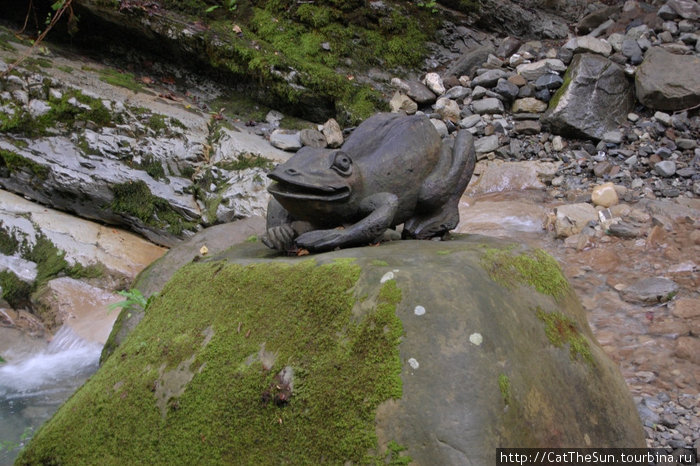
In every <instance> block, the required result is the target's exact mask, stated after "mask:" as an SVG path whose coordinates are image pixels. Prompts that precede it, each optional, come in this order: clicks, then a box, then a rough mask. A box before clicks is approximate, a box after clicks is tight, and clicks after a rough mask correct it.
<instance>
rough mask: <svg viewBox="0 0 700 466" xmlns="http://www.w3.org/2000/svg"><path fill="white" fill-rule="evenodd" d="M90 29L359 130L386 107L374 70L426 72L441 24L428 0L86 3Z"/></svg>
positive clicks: (306, 113) (296, 111)
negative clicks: (199, 65) (366, 75)
mask: <svg viewBox="0 0 700 466" xmlns="http://www.w3.org/2000/svg"><path fill="white" fill-rule="evenodd" d="M76 3H77V4H78V5H79V6H80V8H82V10H80V11H83V12H84V14H83V16H81V18H83V19H81V21H83V23H84V24H85V27H84V28H83V29H82V30H81V31H79V32H78V36H80V35H81V34H83V35H85V34H87V35H90V34H93V35H100V34H106V33H107V31H109V30H110V28H101V29H99V30H93V31H92V32H91V31H90V24H91V23H95V22H105V21H106V22H108V23H110V24H112V26H113V27H114V28H117V29H118V30H119V31H123V32H126V34H125V35H124V37H125V39H127V38H128V37H129V35H131V36H132V38H134V39H135V40H139V38H140V39H141V40H142V39H143V38H146V39H148V41H149V42H148V43H149V48H152V49H159V48H161V49H164V51H166V53H172V52H173V51H176V53H178V54H181V55H183V56H184V57H185V58H186V59H190V60H197V61H202V62H204V64H206V65H207V66H209V67H212V68H214V69H217V70H219V71H220V72H222V73H223V74H224V75H226V76H231V77H232V78H234V79H232V82H235V84H236V85H240V84H242V83H247V84H248V85H250V89H252V94H253V95H255V97H257V98H258V99H260V100H261V101H263V102H265V103H268V104H272V105H274V106H275V107H276V108H279V109H281V110H284V111H287V112H290V113H294V114H297V115H300V116H304V117H306V118H310V119H312V120H321V119H323V118H327V117H329V116H336V117H338V118H339V119H340V120H342V121H344V122H347V123H356V122H358V121H360V120H361V119H364V118H366V117H367V116H369V115H370V114H372V113H373V112H375V111H377V110H378V109H382V108H383V107H384V106H385V105H386V104H385V102H386V100H387V99H386V96H383V95H382V94H381V93H380V92H378V91H377V90H376V89H375V88H373V86H372V84H371V83H369V82H360V81H362V79H355V78H356V76H358V75H360V74H362V73H363V72H365V71H366V70H368V69H369V68H371V67H378V68H381V69H382V70H394V71H396V72H397V73H399V74H401V71H400V70H401V69H402V68H406V67H417V66H418V65H420V63H421V61H422V59H423V58H424V56H425V55H426V42H427V41H428V40H431V39H432V36H433V34H434V32H435V29H436V27H437V26H438V20H439V16H438V15H436V14H435V13H434V12H432V10H431V9H429V8H426V7H425V6H423V7H421V6H419V3H420V4H421V5H424V3H423V2H412V1H385V2H365V1H358V0H331V1H328V2H297V1H292V0H264V1H252V0H161V1H153V2H144V1H141V0H128V1H122V2H116V1H105V0H76Z"/></svg>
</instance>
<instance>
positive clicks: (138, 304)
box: [107, 288, 156, 312]
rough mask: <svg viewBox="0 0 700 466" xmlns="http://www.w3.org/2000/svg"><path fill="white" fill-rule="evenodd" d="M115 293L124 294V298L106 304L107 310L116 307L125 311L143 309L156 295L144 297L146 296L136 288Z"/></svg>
mask: <svg viewBox="0 0 700 466" xmlns="http://www.w3.org/2000/svg"><path fill="white" fill-rule="evenodd" d="M117 294H119V295H121V296H124V297H125V298H126V299H125V300H124V301H119V302H117V303H112V304H110V305H109V306H107V310H108V312H109V311H113V310H114V309H116V308H118V307H120V308H122V309H126V310H127V311H145V310H146V309H147V308H148V305H149V304H150V303H151V301H152V300H153V298H155V297H156V295H155V294H153V295H151V296H149V297H148V299H146V297H145V296H144V295H143V294H142V293H141V292H140V291H139V290H137V289H136V288H134V289H133V290H122V291H119V292H117Z"/></svg>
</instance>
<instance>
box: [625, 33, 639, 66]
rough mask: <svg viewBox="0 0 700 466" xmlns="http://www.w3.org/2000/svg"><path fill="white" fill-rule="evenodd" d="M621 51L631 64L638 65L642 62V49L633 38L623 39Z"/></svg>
mask: <svg viewBox="0 0 700 466" xmlns="http://www.w3.org/2000/svg"><path fill="white" fill-rule="evenodd" d="M621 52H622V54H623V55H624V56H625V57H627V58H628V59H629V61H630V63H632V64H633V65H639V64H640V63H641V62H642V49H641V48H640V47H639V44H638V43H637V41H636V40H634V39H625V40H624V41H623V42H622V49H621Z"/></svg>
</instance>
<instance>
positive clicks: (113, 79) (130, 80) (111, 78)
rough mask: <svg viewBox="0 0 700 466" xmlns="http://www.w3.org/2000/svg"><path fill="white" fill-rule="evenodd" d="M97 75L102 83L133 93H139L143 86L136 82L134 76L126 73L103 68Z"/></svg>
mask: <svg viewBox="0 0 700 466" xmlns="http://www.w3.org/2000/svg"><path fill="white" fill-rule="evenodd" d="M98 73H99V74H100V81H104V82H106V83H107V84H111V85H112V86H118V87H123V88H126V89H129V90H130V91H134V92H139V91H140V90H142V89H143V85H141V83H139V82H138V81H136V78H135V77H134V74H133V73H129V72H128V71H119V70H114V69H111V68H103V69H101V70H98Z"/></svg>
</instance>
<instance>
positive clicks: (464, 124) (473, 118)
mask: <svg viewBox="0 0 700 466" xmlns="http://www.w3.org/2000/svg"><path fill="white" fill-rule="evenodd" d="M480 122H481V115H469V116H468V117H465V118H463V119H462V120H461V121H460V122H459V127H460V128H464V129H468V128H471V127H472V126H475V125H477V124H478V123H480Z"/></svg>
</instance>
